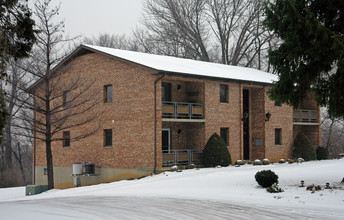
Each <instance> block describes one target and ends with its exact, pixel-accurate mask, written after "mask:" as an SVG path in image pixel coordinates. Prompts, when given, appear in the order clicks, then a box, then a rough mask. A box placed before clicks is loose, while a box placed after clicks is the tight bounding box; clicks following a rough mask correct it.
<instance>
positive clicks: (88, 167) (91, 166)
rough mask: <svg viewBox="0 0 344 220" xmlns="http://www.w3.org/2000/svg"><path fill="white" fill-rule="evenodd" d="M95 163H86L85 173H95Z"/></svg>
mask: <svg viewBox="0 0 344 220" xmlns="http://www.w3.org/2000/svg"><path fill="white" fill-rule="evenodd" d="M94 171H95V169H94V163H85V174H86V175H93V174H94Z"/></svg>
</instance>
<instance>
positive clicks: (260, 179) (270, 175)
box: [255, 170, 278, 188]
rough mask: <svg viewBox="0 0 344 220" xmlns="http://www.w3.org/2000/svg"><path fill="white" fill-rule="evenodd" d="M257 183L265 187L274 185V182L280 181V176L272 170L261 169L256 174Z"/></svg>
mask: <svg viewBox="0 0 344 220" xmlns="http://www.w3.org/2000/svg"><path fill="white" fill-rule="evenodd" d="M255 178H256V181H257V183H258V184H259V185H260V186H262V187H263V188H267V187H270V186H272V184H274V183H276V184H277V183H278V176H277V175H276V174H275V173H274V172H273V171H271V170H263V171H259V172H257V173H256V175H255Z"/></svg>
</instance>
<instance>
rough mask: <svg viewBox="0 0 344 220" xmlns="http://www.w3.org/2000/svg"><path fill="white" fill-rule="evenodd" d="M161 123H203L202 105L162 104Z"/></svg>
mask: <svg viewBox="0 0 344 220" xmlns="http://www.w3.org/2000/svg"><path fill="white" fill-rule="evenodd" d="M162 118H163V121H180V122H188V121H189V122H204V121H205V120H204V108H203V104H199V103H185V102H162Z"/></svg>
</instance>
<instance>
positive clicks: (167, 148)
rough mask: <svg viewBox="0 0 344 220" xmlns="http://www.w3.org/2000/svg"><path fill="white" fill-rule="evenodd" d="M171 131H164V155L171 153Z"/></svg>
mask: <svg viewBox="0 0 344 220" xmlns="http://www.w3.org/2000/svg"><path fill="white" fill-rule="evenodd" d="M170 133H171V130H170V129H169V128H163V129H162V152H163V153H170V145H171V135H170Z"/></svg>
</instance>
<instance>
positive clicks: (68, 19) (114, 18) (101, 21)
mask: <svg viewBox="0 0 344 220" xmlns="http://www.w3.org/2000/svg"><path fill="white" fill-rule="evenodd" d="M142 1H143V0H97V1H96V0H52V3H53V4H55V5H57V4H58V3H59V2H60V3H61V6H60V18H59V19H64V21H65V25H66V27H65V31H66V33H68V34H69V35H70V36H74V35H78V34H83V35H84V36H85V37H92V36H98V34H99V33H108V34H130V33H131V30H132V29H135V27H136V26H139V25H140V23H139V17H140V15H141V12H142V3H141V2H142ZM32 2H34V0H30V1H29V5H30V7H32V5H33V3H32Z"/></svg>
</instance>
